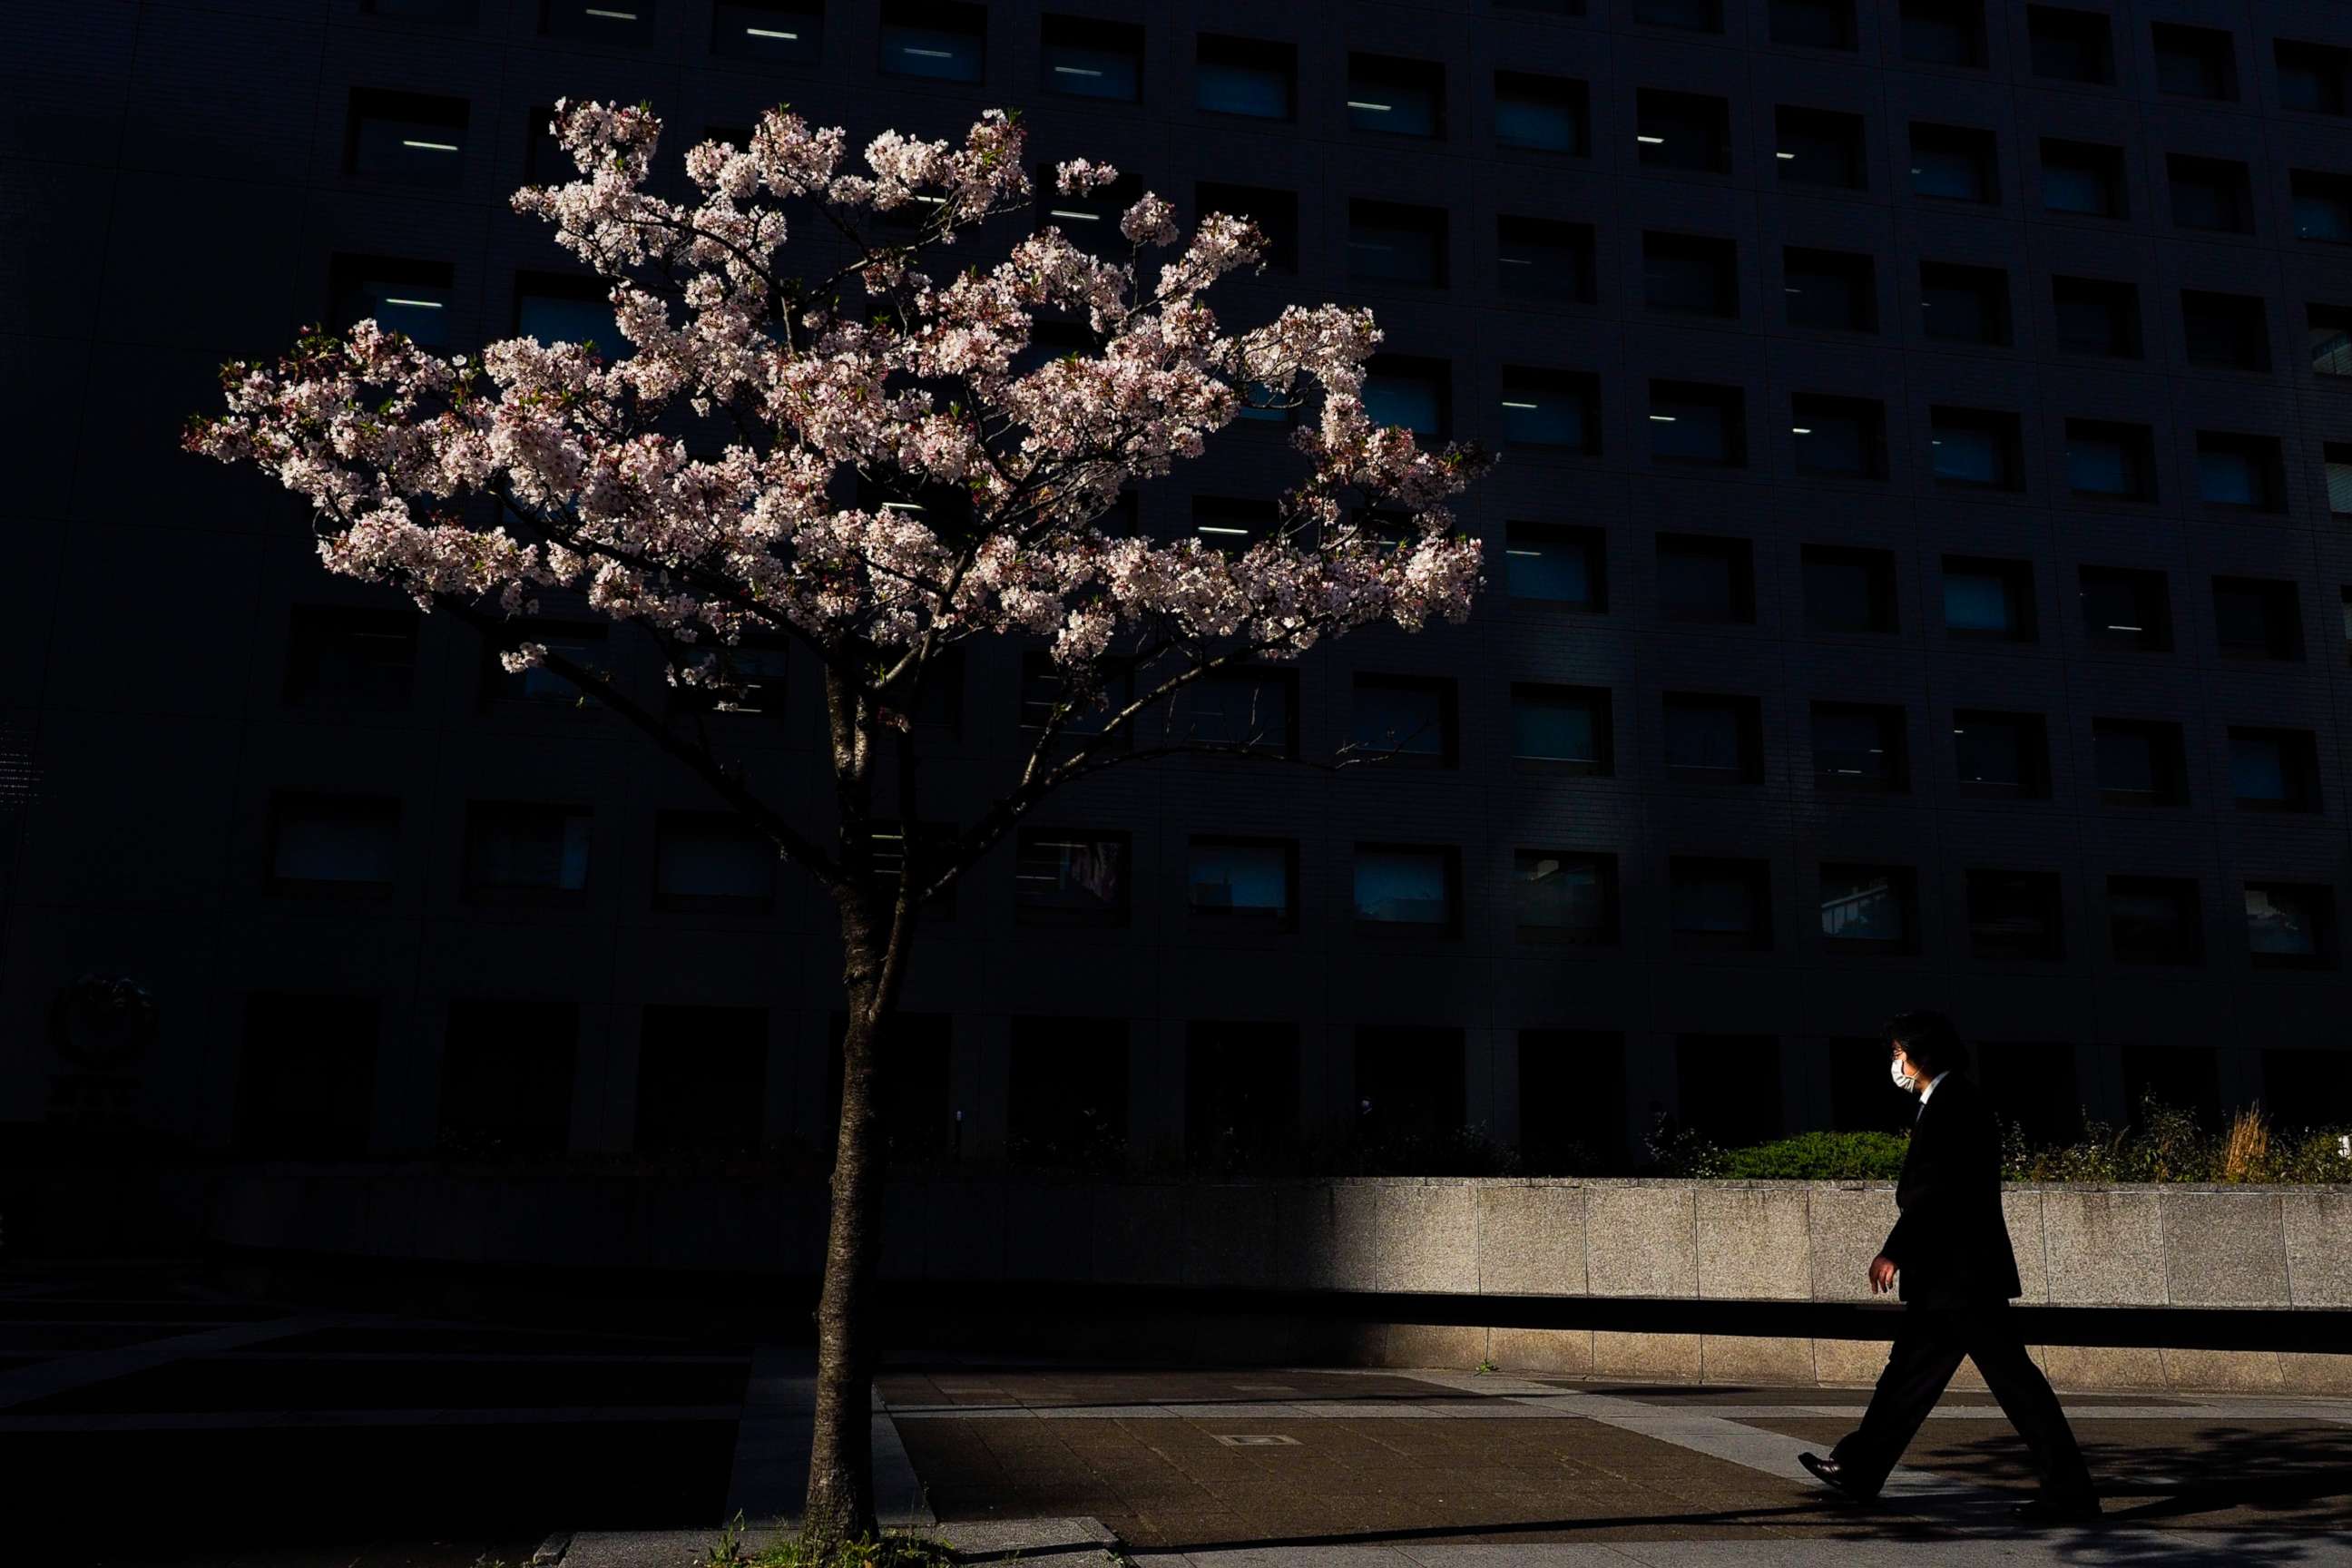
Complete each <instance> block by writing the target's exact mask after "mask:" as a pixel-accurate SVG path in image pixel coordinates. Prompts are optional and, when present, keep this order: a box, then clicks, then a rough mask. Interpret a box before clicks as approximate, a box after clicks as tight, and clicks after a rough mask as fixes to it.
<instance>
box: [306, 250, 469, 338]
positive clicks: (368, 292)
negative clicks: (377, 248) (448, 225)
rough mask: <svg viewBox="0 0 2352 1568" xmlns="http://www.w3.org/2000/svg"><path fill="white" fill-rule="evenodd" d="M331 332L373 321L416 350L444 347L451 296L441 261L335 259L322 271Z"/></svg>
mask: <svg viewBox="0 0 2352 1568" xmlns="http://www.w3.org/2000/svg"><path fill="white" fill-rule="evenodd" d="M327 287H328V292H329V293H330V294H331V296H332V304H333V310H334V317H333V320H332V321H331V323H330V324H331V326H333V328H334V329H335V330H336V331H350V330H351V328H352V323H354V322H357V321H374V322H375V324H376V325H377V326H379V327H382V328H383V330H384V331H387V332H403V333H405V334H406V335H407V336H408V337H409V338H410V339H411V340H412V341H413V342H415V343H416V344H417V346H418V347H420V348H428V349H439V348H446V347H447V346H448V343H449V310H450V304H451V300H452V298H453V296H454V295H455V293H456V285H455V282H454V274H453V273H452V271H451V269H450V267H449V264H448V263H447V262H446V261H407V260H403V259H401V258H396V257H390V256H338V257H336V258H334V260H333V262H332V263H331V264H330V266H329V268H328V283H327Z"/></svg>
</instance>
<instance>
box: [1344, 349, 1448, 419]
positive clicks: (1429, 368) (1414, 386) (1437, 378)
mask: <svg viewBox="0 0 2352 1568" xmlns="http://www.w3.org/2000/svg"><path fill="white" fill-rule="evenodd" d="M1453 379H1454V377H1453V370H1452V367H1450V366H1449V365H1448V364H1447V363H1445V362H1444V360H1433V359H1416V358H1412V357H1411V356H1408V355H1405V354H1374V355H1373V356H1372V357H1371V358H1370V360H1369V361H1368V362H1366V363H1365V365H1364V390H1363V399H1364V413H1365V414H1366V415H1367V416H1370V419H1371V421H1372V423H1373V424H1375V425H1402V426H1404V427H1405V428H1406V429H1408V430H1410V431H1412V433H1413V434H1414V435H1416V436H1430V437H1443V436H1444V434H1445V431H1446V426H1448V425H1450V424H1451V423H1452V422H1453V407H1452V404H1453V400H1454V399H1453Z"/></svg>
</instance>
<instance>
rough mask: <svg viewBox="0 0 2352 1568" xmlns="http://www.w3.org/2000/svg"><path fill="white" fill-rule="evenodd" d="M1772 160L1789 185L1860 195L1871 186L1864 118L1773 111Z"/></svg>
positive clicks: (1788, 109)
mask: <svg viewBox="0 0 2352 1568" xmlns="http://www.w3.org/2000/svg"><path fill="white" fill-rule="evenodd" d="M1772 121H1773V139H1772V159H1773V162H1774V163H1776V164H1778V165H1779V167H1780V183H1781V184H1784V185H1827V186H1829V187H1831V188H1832V189H1834V190H1841V191H1860V190H1867V189H1868V188H1869V186H1870V172H1869V171H1870V162H1869V159H1868V157H1867V156H1866V155H1865V154H1864V152H1863V137H1864V132H1863V121H1862V116H1861V115H1859V114H1842V113H1839V112H1837V111H1836V110H1828V109H1797V108H1793V107H1791V106H1790V105H1789V104H1785V103H1784V104H1782V105H1780V107H1779V108H1778V109H1776V110H1773V111H1772Z"/></svg>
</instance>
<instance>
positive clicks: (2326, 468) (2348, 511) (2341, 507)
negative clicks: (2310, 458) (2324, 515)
mask: <svg viewBox="0 0 2352 1568" xmlns="http://www.w3.org/2000/svg"><path fill="white" fill-rule="evenodd" d="M2319 478H2320V481H2321V483H2322V484H2323V485H2325V486H2326V490H2327V510H2328V512H2329V513H2330V514H2331V515H2333V516H2336V517H2352V442H2346V441H2325V442H2322V443H2321V444H2320V447H2319Z"/></svg>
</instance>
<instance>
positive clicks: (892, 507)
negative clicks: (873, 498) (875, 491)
mask: <svg viewBox="0 0 2352 1568" xmlns="http://www.w3.org/2000/svg"><path fill="white" fill-rule="evenodd" d="M882 510H884V511H920V510H923V503H922V502H920V501H911V500H886V501H884V502H883V503H882Z"/></svg>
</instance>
